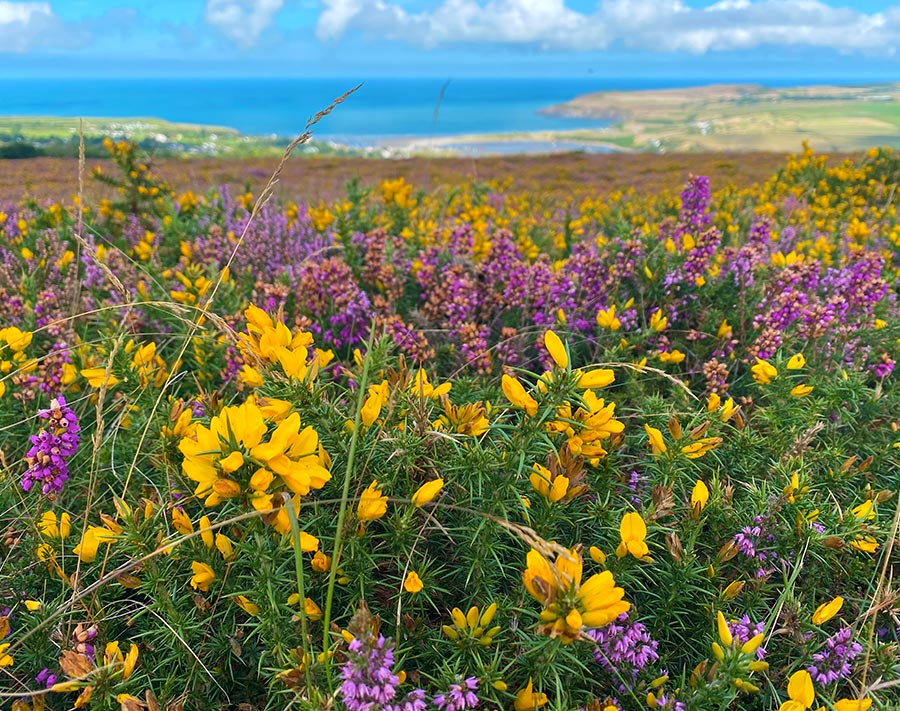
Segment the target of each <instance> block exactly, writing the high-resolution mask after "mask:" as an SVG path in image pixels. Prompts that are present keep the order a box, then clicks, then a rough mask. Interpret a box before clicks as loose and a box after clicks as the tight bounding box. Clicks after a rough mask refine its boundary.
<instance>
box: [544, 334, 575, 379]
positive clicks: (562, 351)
mask: <svg viewBox="0 0 900 711" xmlns="http://www.w3.org/2000/svg"><path fill="white" fill-rule="evenodd" d="M544 347H545V348H546V349H547V352H548V353H549V354H550V357H551V358H552V359H553V362H554V363H556V365H557V367H559V368H562V369H563V370H566V369H567V368H568V367H569V354H568V352H567V351H566V346H565V345H564V344H563V342H562V339H560V337H559V336H557V335H556V334H555V333H554V332H553V331H550V330H548V331H545V332H544Z"/></svg>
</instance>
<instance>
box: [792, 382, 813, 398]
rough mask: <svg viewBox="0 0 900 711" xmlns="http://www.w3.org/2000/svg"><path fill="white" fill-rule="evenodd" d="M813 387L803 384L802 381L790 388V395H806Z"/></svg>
mask: <svg viewBox="0 0 900 711" xmlns="http://www.w3.org/2000/svg"><path fill="white" fill-rule="evenodd" d="M813 389H814V388H813V386H812V385H804V384H803V383H801V384H800V385H795V386H794V387H792V388H791V397H806V396H807V395H809V394H810V393H811V392H812V391H813Z"/></svg>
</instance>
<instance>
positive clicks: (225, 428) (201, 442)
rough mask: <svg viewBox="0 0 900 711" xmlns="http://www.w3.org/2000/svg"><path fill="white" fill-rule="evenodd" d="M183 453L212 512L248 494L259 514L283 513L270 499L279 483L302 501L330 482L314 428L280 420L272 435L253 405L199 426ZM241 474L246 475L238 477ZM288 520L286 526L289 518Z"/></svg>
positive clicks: (290, 418)
mask: <svg viewBox="0 0 900 711" xmlns="http://www.w3.org/2000/svg"><path fill="white" fill-rule="evenodd" d="M178 448H179V449H180V450H181V452H182V454H184V455H185V458H184V461H183V462H182V465H181V466H182V469H183V470H184V473H185V474H186V475H187V477H188V478H189V479H192V480H193V481H195V482H197V487H196V489H195V490H194V494H195V495H196V496H199V497H205V504H206V505H207V506H216V505H218V504H219V503H221V502H222V501H223V500H224V499H229V498H233V497H236V496H239V495H240V494H241V493H242V492H245V491H246V492H247V493H249V495H250V500H251V502H252V503H253V506H254V507H255V508H256V509H257V510H259V511H264V510H267V509H270V508H278V506H280V501H275V502H273V497H272V496H271V495H270V494H269V487H270V486H271V485H272V484H273V483H276V481H275V480H276V477H278V479H279V480H280V483H283V484H284V485H285V486H286V487H287V488H288V489H289V490H290V491H291V492H293V493H294V494H296V495H299V496H305V495H306V494H308V493H309V492H310V490H311V489H320V488H322V487H323V486H324V485H325V483H326V482H327V481H328V480H329V479H330V478H331V473H330V472H329V471H328V470H327V469H326V468H325V466H323V464H322V462H323V459H325V458H326V457H324V456H323V452H322V451H321V450H320V446H319V436H318V434H317V433H316V431H315V430H314V429H313V428H312V427H305V428H304V427H302V423H301V421H300V415H299V413H297V412H293V413H291V414H290V415H289V416H287V417H286V418H284V419H283V420H281V422H279V423H278V425H277V427H275V429H274V430H273V431H272V432H271V434H270V433H269V424H268V423H267V422H266V420H265V419H264V417H263V413H262V411H261V410H260V408H259V406H258V405H257V404H256V402H255V401H252V400H250V401H247V402H245V403H243V404H242V405H238V406H231V407H226V408H224V409H223V410H222V412H221V413H220V414H219V415H216V416H215V417H213V418H212V419H211V420H210V423H209V427H205V426H203V425H197V427H196V429H195V430H194V433H193V436H192V437H185V438H184V439H182V440H181V443H180V444H179V445H178ZM248 464H249V465H250V466H249V467H246V465H248ZM245 467H246V468H245ZM241 471H244V472H246V473H245V474H244V475H243V476H238V474H239V472H241ZM251 471H254V473H253V474H252V475H251V474H250V472H251ZM284 518H285V522H284V523H286V518H287V514H286V513H284Z"/></svg>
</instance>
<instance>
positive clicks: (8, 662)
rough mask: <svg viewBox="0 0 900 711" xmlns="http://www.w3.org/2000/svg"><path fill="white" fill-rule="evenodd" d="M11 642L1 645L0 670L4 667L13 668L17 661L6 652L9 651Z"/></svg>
mask: <svg viewBox="0 0 900 711" xmlns="http://www.w3.org/2000/svg"><path fill="white" fill-rule="evenodd" d="M10 644H12V643H11V642H5V643H4V644H0V669H2V668H4V667H11V666H12V665H13V662H14V661H15V660H14V659H13V657H12V655H11V654H7V653H6V650H7V649H9V647H10Z"/></svg>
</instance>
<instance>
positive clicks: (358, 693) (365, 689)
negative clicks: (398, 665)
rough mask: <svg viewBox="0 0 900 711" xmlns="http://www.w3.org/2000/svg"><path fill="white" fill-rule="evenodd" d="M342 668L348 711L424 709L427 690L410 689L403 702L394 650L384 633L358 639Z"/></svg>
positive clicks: (342, 689) (343, 696)
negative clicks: (399, 695) (395, 669)
mask: <svg viewBox="0 0 900 711" xmlns="http://www.w3.org/2000/svg"><path fill="white" fill-rule="evenodd" d="M348 651H349V654H348V659H347V661H346V662H345V663H344V664H343V666H342V667H341V678H342V679H343V683H342V684H341V686H340V687H339V688H338V694H339V695H340V697H341V700H342V701H343V702H344V706H346V707H347V710H348V711H424V709H425V692H424V691H422V690H421V689H414V690H413V691H410V692H409V693H408V694H406V696H404V697H403V698H402V699H400V700H399V701H396V702H395V701H394V699H395V698H396V696H397V686H398V685H399V683H400V680H399V678H398V677H397V675H396V674H394V672H393V666H394V649H393V647H391V646H389V644H388V642H387V641H386V640H385V638H384V637H383V636H381V635H379V636H378V638H377V639H375V638H372V637H370V638H369V639H368V640H367V641H366V642H363V641H362V640H360V639H358V638H357V639H354V640H353V641H352V642H350V645H349V649H348Z"/></svg>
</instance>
